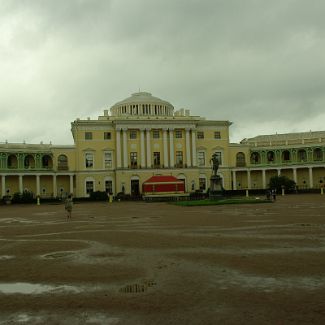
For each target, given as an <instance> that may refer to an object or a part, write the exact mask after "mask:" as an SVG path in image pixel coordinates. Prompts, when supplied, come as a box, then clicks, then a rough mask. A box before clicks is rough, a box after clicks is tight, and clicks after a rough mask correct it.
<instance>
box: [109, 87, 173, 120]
mask: <svg viewBox="0 0 325 325" xmlns="http://www.w3.org/2000/svg"><path fill="white" fill-rule="evenodd" d="M110 111H111V115H112V116H121V115H153V116H172V115H173V111H174V107H173V105H171V104H170V103H169V102H167V101H165V100H162V99H160V98H157V97H154V96H152V95H151V94H150V93H148V92H138V93H134V94H132V96H131V97H128V98H126V99H124V100H122V101H120V102H117V103H116V104H114V105H113V106H112V107H111V108H110Z"/></svg>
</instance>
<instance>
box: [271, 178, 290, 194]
mask: <svg viewBox="0 0 325 325" xmlns="http://www.w3.org/2000/svg"><path fill="white" fill-rule="evenodd" d="M269 186H270V188H275V189H276V190H277V192H281V190H282V188H284V189H285V191H286V192H291V191H294V189H295V188H296V183H295V181H293V180H292V179H290V178H288V177H287V176H273V177H271V178H270V183H269Z"/></svg>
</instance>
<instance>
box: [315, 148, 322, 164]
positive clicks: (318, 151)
mask: <svg viewBox="0 0 325 325" xmlns="http://www.w3.org/2000/svg"><path fill="white" fill-rule="evenodd" d="M313 160H314V161H322V160H323V152H322V150H321V149H320V148H316V149H314V152H313Z"/></svg>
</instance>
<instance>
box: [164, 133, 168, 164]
mask: <svg viewBox="0 0 325 325" xmlns="http://www.w3.org/2000/svg"><path fill="white" fill-rule="evenodd" d="M163 142H164V167H165V168H167V167H169V164H168V143H167V129H163Z"/></svg>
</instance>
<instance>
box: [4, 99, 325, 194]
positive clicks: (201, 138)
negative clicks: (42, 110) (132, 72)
mask: <svg viewBox="0 0 325 325" xmlns="http://www.w3.org/2000/svg"><path fill="white" fill-rule="evenodd" d="M137 96H138V97H137V98H136V100H137V102H136V104H134V103H129V102H128V101H129V100H135V99H134V98H133V97H132V98H131V99H126V100H125V101H124V102H121V103H118V105H114V106H113V107H112V108H111V112H112V113H113V114H112V115H108V114H107V113H105V112H104V115H103V116H99V117H98V120H90V119H87V120H80V119H76V120H75V121H74V122H72V123H71V130H72V135H73V139H74V144H73V145H71V146H60V145H59V146H54V145H45V144H42V143H41V144H39V145H32V144H14V143H13V144H9V143H2V144H1V143H0V194H1V196H4V195H6V194H7V191H8V190H9V192H10V193H9V194H13V193H15V192H20V191H22V190H25V189H28V190H31V191H32V192H33V193H35V195H40V196H51V197H56V196H65V195H67V194H68V193H70V192H72V193H73V194H74V195H75V196H77V197H84V196H87V195H88V194H87V186H88V187H89V186H90V185H91V190H93V191H106V190H107V188H109V190H110V191H111V192H112V193H113V194H114V195H115V194H117V193H118V192H121V191H122V190H124V191H125V193H131V194H132V191H134V186H135V184H136V183H137V182H138V183H139V191H140V193H141V191H142V184H143V183H144V182H145V181H146V180H147V179H148V178H150V177H151V176H153V175H173V176H175V177H177V178H179V179H183V180H184V182H185V191H186V192H192V191H198V190H203V191H206V190H207V189H208V188H209V182H210V181H209V179H210V176H211V172H212V171H211V157H212V155H213V154H214V153H215V152H217V153H219V154H220V165H219V169H218V174H219V176H220V177H221V178H222V181H223V186H224V188H225V189H228V190H230V189H264V188H267V187H268V183H269V180H270V178H271V177H272V176H275V175H285V176H287V177H289V178H291V179H293V180H295V181H296V183H297V185H298V187H299V188H319V187H322V186H323V184H324V183H325V132H322V131H320V132H317V133H315V134H311V133H308V134H307V133H297V134H287V135H270V136H257V137H255V138H251V139H244V140H243V141H242V142H241V143H236V144H234V143H230V142H229V127H230V126H231V123H230V122H229V121H212V120H206V119H204V118H202V117H199V116H191V115H190V114H189V112H186V110H185V111H184V110H180V111H177V112H174V114H171V112H172V110H173V107H172V105H171V104H169V103H167V102H162V104H161V105H159V103H160V102H159V99H156V98H153V97H150V96H149V95H148V94H147V93H139V94H138V95H137ZM140 99H141V100H143V101H145V100H149V101H148V103H149V102H150V103H151V104H143V103H144V102H141V103H140V102H139V100H140ZM155 101H156V102H157V103H156V102H155ZM166 103H167V104H166ZM145 105H147V106H145ZM150 105H151V106H150ZM123 110H125V111H127V112H128V113H127V114H126V113H124V111H123ZM165 111H166V112H167V113H166V114H165V115H164V114H163V112H165ZM136 112H140V113H139V114H138V115H137V114H136ZM155 112H156V113H157V114H156V115H155ZM157 132H159V137H158V138H155V137H154V133H155V134H156V133H157ZM179 135H181V136H179ZM157 152H158V153H159V155H160V163H159V162H158V163H157V164H155V160H154V153H157ZM178 152H182V156H179V157H181V158H179V161H177V156H178ZM131 153H132V155H133V158H135V155H136V163H133V164H132V162H131ZM134 154H135V155H134ZM270 155H271V156H270ZM9 156H11V157H12V159H11V158H10V159H9V158H8V157H9ZM26 157H30V158H28V159H31V160H30V161H28V162H26V159H27V158H26ZM270 157H273V158H272V159H270ZM45 158H46V159H45ZM10 162H11V165H10ZM156 162H157V161H156ZM203 180H205V188H203V187H204V186H203ZM131 183H132V184H133V185H132V186H133V188H132V186H131ZM89 184H90V185H89ZM110 186H111V187H110ZM89 189H90V188H88V190H89Z"/></svg>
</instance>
